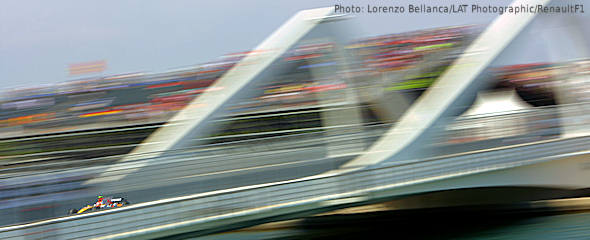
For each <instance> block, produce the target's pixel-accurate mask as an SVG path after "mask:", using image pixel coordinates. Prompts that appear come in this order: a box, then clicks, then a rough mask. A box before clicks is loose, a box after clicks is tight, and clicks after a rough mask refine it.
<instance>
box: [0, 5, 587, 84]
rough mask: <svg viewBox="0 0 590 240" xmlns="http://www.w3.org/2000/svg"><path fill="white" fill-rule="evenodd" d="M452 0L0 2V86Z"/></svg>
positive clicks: (393, 20)
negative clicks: (334, 14) (303, 16)
mask: <svg viewBox="0 0 590 240" xmlns="http://www.w3.org/2000/svg"><path fill="white" fill-rule="evenodd" d="M455 2H456V1H449V0H436V1H431V0H368V1H362V0H293V1H289V0H250V1H241V0H220V1H204V0H170V1H163V0H162V1H153V0H102V1H76V0H67V1H66V0H52V1H46V0H23V1H18V0H3V1H1V2H0V82H1V83H2V86H0V89H2V90H6V89H11V88H18V87H32V86H39V85H43V84H54V83H58V82H64V81H67V80H71V79H75V78H80V77H84V76H87V75H82V76H75V77H72V76H69V75H68V66H69V64H74V63H81V62H90V61H97V60H105V61H106V62H107V67H106V70H105V71H104V72H103V73H101V74H102V75H114V74H123V73H134V72H160V71H165V70H170V69H174V68H178V67H183V66H190V65H195V64H198V63H204V62H208V61H211V60H215V59H216V58H217V57H219V56H221V55H223V54H226V53H231V52H238V51H246V50H249V49H252V48H254V47H255V46H256V45H257V44H259V43H260V42H261V41H262V40H264V39H265V38H266V37H267V36H269V35H270V34H271V33H272V32H273V31H274V30H276V29H277V28H278V27H280V26H281V25H282V24H283V23H284V22H285V21H286V20H287V19H289V18H290V17H291V16H293V15H294V14H295V13H296V12H298V11H300V10H304V9H310V8H317V7H334V6H335V5H337V4H340V5H343V6H350V5H356V6H363V7H364V6H366V5H367V4H373V5H383V6H389V5H399V6H407V4H422V3H436V4H449V3H455ZM509 2H510V1H507V0H464V1H463V2H462V3H465V4H472V3H479V4H487V3H492V4H494V5H506V4H508V3H509ZM589 8H590V6H589ZM589 12H590V9H589ZM350 15H351V16H352V18H351V20H349V23H347V30H348V31H349V32H350V34H352V35H353V36H354V37H355V38H361V37H368V36H375V35H381V34H387V33H398V32H405V31H411V30H418V29H424V28H433V27H442V26H454V25H463V24H483V25H485V24H489V23H490V22H491V21H492V20H493V19H494V18H495V17H497V16H498V15H497V14H473V13H466V14H450V15H446V14H409V13H407V12H406V13H405V14H387V13H381V14H371V13H366V12H363V13H352V14H350ZM549 38H550V37H549ZM530 52H532V53H534V51H530ZM533 55H535V54H533ZM536 57H537V58H538V56H536Z"/></svg>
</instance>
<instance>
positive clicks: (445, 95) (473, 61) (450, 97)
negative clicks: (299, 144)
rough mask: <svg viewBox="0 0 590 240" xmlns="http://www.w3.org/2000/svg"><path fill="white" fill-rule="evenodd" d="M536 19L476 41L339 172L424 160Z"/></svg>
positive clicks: (515, 17)
mask: <svg viewBox="0 0 590 240" xmlns="http://www.w3.org/2000/svg"><path fill="white" fill-rule="evenodd" d="M549 2H550V0H515V1H514V2H512V4H511V6H513V7H518V6H520V5H525V4H529V5H546V4H548V3H549ZM536 15H537V14H536V13H522V14H504V15H500V16H499V17H498V18H497V19H496V20H495V21H494V22H493V23H492V24H491V25H490V26H489V27H487V29H486V30H485V31H484V32H483V33H482V34H481V35H480V36H479V37H478V38H476V39H475V41H474V42H473V43H472V44H471V45H470V46H469V47H468V48H467V49H466V50H465V52H464V53H463V54H462V55H461V56H460V57H459V59H457V61H455V62H454V64H453V65H452V66H451V67H449V69H448V70H447V71H446V72H445V73H443V75H442V76H441V77H440V78H439V79H438V80H437V81H436V82H435V83H434V84H433V85H432V86H430V88H428V90H427V91H426V92H425V93H424V94H423V95H422V96H421V97H420V98H419V99H418V100H417V101H416V102H415V103H414V104H413V105H412V106H411V107H410V108H409V109H408V111H406V113H405V114H404V115H403V116H402V117H401V119H400V120H399V121H398V122H397V124H396V125H395V126H394V127H393V128H391V129H390V130H389V131H388V132H386V133H385V134H384V135H383V137H381V138H380V139H379V140H378V141H377V142H376V143H375V144H373V146H371V147H370V148H369V149H368V150H367V152H366V153H365V154H363V155H361V156H359V157H357V158H355V159H353V160H352V161H350V162H348V163H346V164H344V165H343V166H342V167H341V168H340V169H338V170H334V171H332V173H333V172H338V173H341V172H347V171H354V170H356V169H361V168H365V167H369V166H373V165H376V164H378V163H381V162H384V161H387V160H404V159H413V158H419V157H420V152H419V151H420V150H421V149H422V146H423V145H424V144H427V143H428V139H429V136H430V135H432V133H433V132H434V131H435V129H436V126H442V125H443V124H445V120H446V118H447V117H450V116H452V115H453V114H454V112H455V111H456V109H454V107H455V106H458V105H461V104H462V103H464V102H466V101H469V99H470V98H472V97H471V96H475V94H477V91H478V90H479V88H480V87H481V85H482V82H483V81H478V79H479V78H480V77H482V75H483V73H484V70H485V69H486V68H487V67H488V66H489V65H490V63H492V61H493V60H494V59H496V57H497V56H498V55H499V54H500V53H502V51H503V50H504V49H505V48H506V47H507V46H508V44H509V43H511V42H512V40H513V39H514V38H515V37H516V36H517V35H518V34H519V33H520V32H521V31H522V30H523V29H524V28H525V27H526V26H527V25H528V24H529V23H530V22H531V21H532V20H533V19H534V18H535V16H536Z"/></svg>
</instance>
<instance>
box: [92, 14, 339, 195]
mask: <svg viewBox="0 0 590 240" xmlns="http://www.w3.org/2000/svg"><path fill="white" fill-rule="evenodd" d="M333 10H334V9H333V8H332V7H326V8H318V9H311V10H305V11H300V12H298V13H297V14H296V15H295V16H293V17H291V18H290V19H289V20H288V21H287V22H286V23H285V24H283V25H282V26H281V27H280V28H279V29H277V30H276V31H275V32H274V33H273V34H272V35H271V36H269V37H268V38H267V39H266V40H264V41H263V42H262V43H261V44H260V45H258V46H257V47H256V48H255V49H254V50H253V51H252V52H251V53H250V54H248V55H247V56H246V57H245V58H244V59H242V60H241V61H240V62H239V63H238V64H236V66H234V67H233V68H232V69H231V70H229V71H228V72H227V73H226V74H225V75H223V76H222V77H221V78H220V79H219V80H217V81H216V82H215V83H214V84H213V85H212V86H210V87H209V89H211V91H207V92H205V93H204V94H202V95H201V96H199V97H198V98H196V99H194V100H193V101H192V102H191V103H189V104H188V105H187V106H186V107H185V108H184V109H183V110H181V111H180V112H178V113H177V114H176V115H175V116H174V117H172V118H171V119H170V120H169V122H168V123H166V124H164V126H162V127H160V128H159V129H158V130H156V131H155V132H154V133H153V134H152V135H150V136H149V137H148V138H147V139H145V140H144V141H143V143H142V144H141V145H140V146H138V147H136V148H135V149H134V150H133V151H132V152H131V153H129V154H128V155H127V156H126V157H124V158H123V159H122V160H121V162H127V161H131V160H136V159H138V158H144V157H146V156H149V157H158V156H161V155H162V154H164V152H165V151H169V150H173V149H180V148H183V147H186V146H187V144H190V139H192V138H195V137H198V136H204V135H206V134H208V133H210V132H211V131H213V129H211V124H207V123H208V122H211V120H212V119H214V117H216V116H222V115H223V114H224V111H225V109H226V108H227V106H228V105H229V104H230V103H231V102H232V100H235V99H239V98H240V97H241V96H245V95H246V96H247V95H248V93H249V92H250V91H248V88H249V87H251V86H253V85H254V83H255V82H256V80H257V78H259V77H260V75H261V74H263V72H264V71H265V70H266V69H267V68H268V67H269V66H270V65H271V64H272V63H273V62H274V61H276V60H277V59H279V58H280V57H281V56H282V55H283V54H284V53H285V52H286V51H287V50H289V49H290V48H291V47H293V46H294V44H295V43H297V42H298V41H299V40H300V39H301V38H303V37H304V36H305V35H306V34H308V33H309V32H310V31H311V30H312V29H314V28H315V27H316V26H317V25H319V24H320V23H322V22H329V21H332V20H335V19H338V18H339V17H340V16H339V15H333ZM118 165H123V164H118ZM146 165H148V162H146V161H141V162H140V163H131V164H129V165H126V166H125V167H113V168H110V169H107V170H106V171H105V172H113V171H116V172H117V173H118V174H117V175H116V176H106V175H101V176H99V177H97V178H94V179H92V180H89V181H88V182H86V184H93V183H100V182H107V181H116V180H119V179H122V178H123V177H125V176H126V175H127V174H129V173H132V172H135V171H136V170H137V169H139V168H141V167H144V166H146Z"/></svg>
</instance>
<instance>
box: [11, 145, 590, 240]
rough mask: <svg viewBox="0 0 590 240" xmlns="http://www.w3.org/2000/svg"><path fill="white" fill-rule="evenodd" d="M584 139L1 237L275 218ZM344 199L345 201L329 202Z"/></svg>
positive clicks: (272, 187) (506, 163)
mask: <svg viewBox="0 0 590 240" xmlns="http://www.w3.org/2000/svg"><path fill="white" fill-rule="evenodd" d="M588 141H590V137H579V138H572V139H554V140H547V141H544V142H541V143H534V144H525V145H521V146H516V147H505V148H502V149H497V150H489V151H481V152H477V153H473V154H464V155H457V156H453V157H449V158H442V157H437V158H431V159H421V160H411V161H405V162H402V163H390V164H387V165H383V166H379V167H375V168H372V169H365V170H362V171H356V172H351V173H346V174H342V175H324V176H315V177H308V178H303V179H299V180H292V181H284V182H278V183H269V184H260V185H255V186H247V187H241V188H236V189H228V190H220V191H214V192H209V193H203V194H195V195H191V196H185V197H178V198H172V199H165V200H160V201H155V202H149V203H142V204H137V205H132V206H129V207H125V208H120V209H113V210H109V211H102V212H95V213H89V214H85V215H77V216H71V217H64V218H57V219H51V220H46V221H40V222H36V223H31V224H24V225H17V226H10V227H4V228H0V238H2V239H23V238H29V237H30V238H43V239H47V238H59V239H86V238H95V237H108V238H119V237H139V238H152V237H158V236H164V235H173V234H179V233H181V232H182V231H205V230H212V229H214V230H215V229H217V230H223V229H225V228H227V227H229V226H230V225H231V224H233V223H238V222H240V221H255V220H259V219H263V218H271V217H281V216H285V215H288V214H296V213H298V212H305V211H314V210H315V211H317V210H318V209H321V208H326V207H330V208H331V207H337V206H334V205H338V204H343V203H347V204H349V203H351V202H358V201H370V200H373V198H376V197H379V198H383V197H388V196H386V195H382V194H380V193H383V192H384V191H385V190H387V189H391V188H395V187H399V186H403V185H408V184H416V183H420V182H424V181H431V180H433V179H437V178H445V177H450V176H459V175H466V174H473V173H477V172H484V171H490V170H496V169H503V168H509V167H515V166H520V165H526V164H532V163H538V162H543V161H549V160H552V159H555V158H560V157H562V155H563V154H572V153H577V154H588ZM525 152H526V153H527V154H524V153H525ZM342 198H349V200H348V201H346V200H345V201H332V200H335V199H342Z"/></svg>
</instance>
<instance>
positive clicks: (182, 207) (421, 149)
mask: <svg viewBox="0 0 590 240" xmlns="http://www.w3.org/2000/svg"><path fill="white" fill-rule="evenodd" d="M529 2H530V1H529ZM536 2H538V3H539V4H542V3H547V2H548V1H543V0H539V1H536ZM514 4H519V1H516V2H515V3H514ZM331 10H332V9H315V10H309V11H303V12H301V13H299V14H297V15H296V16H294V17H293V18H291V19H290V20H289V21H288V22H287V23H285V25H283V26H282V27H281V28H280V29H279V30H277V31H276V32H275V33H274V34H273V35H271V36H270V37H269V38H268V39H267V40H265V41H264V42H263V43H262V44H261V45H260V46H258V47H257V49H256V50H255V51H253V52H252V53H251V54H250V55H249V56H247V57H246V58H245V59H243V60H242V62H240V64H238V65H237V66H236V67H234V68H233V69H232V70H230V71H229V72H228V73H227V74H226V75H224V76H223V77H222V78H221V79H220V80H218V81H217V82H216V83H215V84H214V85H213V86H212V87H214V88H220V89H223V91H217V92H209V93H206V94H204V95H202V96H200V97H199V98H197V99H195V100H193V102H192V103H191V104H190V105H189V106H187V107H186V108H185V110H183V111H181V112H180V113H178V114H177V115H176V116H175V117H173V118H172V119H171V120H170V121H169V122H168V123H166V124H164V125H163V126H161V127H160V128H158V130H156V131H155V132H154V133H152V135H150V137H148V139H146V140H145V142H143V143H142V144H140V145H139V146H138V147H136V148H134V150H133V151H132V152H131V153H129V154H126V155H123V156H111V157H104V158H101V159H99V160H101V161H104V162H108V163H109V164H107V165H98V166H92V167H89V168H68V166H67V164H63V163H60V164H61V165H60V169H61V170H54V171H42V170H40V169H39V168H38V166H37V168H28V167H27V166H24V167H23V168H22V169H20V171H17V172H16V173H13V175H11V177H10V178H6V179H3V182H1V183H2V185H1V186H2V187H3V189H0V190H2V194H3V196H8V194H14V195H17V194H19V191H18V190H19V187H20V186H23V185H25V184H27V183H29V182H30V181H31V179H36V180H37V181H39V178H42V179H43V181H45V182H49V183H50V184H46V185H43V184H39V185H35V186H34V187H29V188H26V189H27V190H28V191H35V190H39V191H40V190H42V189H41V188H69V189H72V192H71V193H69V194H68V195H67V196H68V197H69V199H64V200H63V201H61V203H60V204H59V205H60V206H59V207H56V208H54V211H58V212H59V211H61V212H66V211H67V207H68V206H70V205H73V204H79V202H80V200H81V199H84V198H87V197H88V196H91V195H92V194H93V192H109V193H114V194H124V195H126V196H127V197H128V198H129V199H131V200H133V199H141V202H140V203H137V204H133V205H130V206H128V207H123V208H118V209H112V210H107V211H98V212H92V213H88V214H83V215H73V216H66V217H59V216H58V217H55V218H51V219H39V217H38V216H36V214H42V213H43V214H49V215H51V214H58V213H55V212H52V213H47V212H43V209H41V210H40V211H35V212H32V213H30V214H29V215H26V214H27V213H24V212H23V211H22V210H23V206H18V204H19V203H18V202H5V203H10V204H13V205H14V206H11V207H6V206H8V205H7V204H3V205H4V206H3V208H2V209H0V213H1V214H2V215H3V216H9V215H12V216H14V217H16V218H19V217H20V218H21V219H22V220H21V221H24V222H26V223H19V224H13V223H15V222H18V221H19V219H8V220H9V221H6V220H3V221H6V222H2V223H4V225H9V224H13V225H9V226H4V227H0V238H2V239H28V238H34V239H39V238H43V239H119V238H120V239H146V238H158V237H190V236H201V235H206V234H210V233H215V232H221V231H226V230H232V229H236V228H240V227H245V226H252V225H256V224H260V223H266V222H272V221H278V220H285V219H293V218H300V217H306V216H311V215H314V214H318V213H323V212H328V211H331V210H335V209H342V208H349V207H354V206H362V205H370V204H375V203H380V202H387V201H391V200H395V199H402V198H404V197H408V196H415V195H419V194H424V193H432V192H440V191H447V190H453V189H477V188H486V187H513V186H519V187H535V188H538V187H541V188H545V189H548V190H549V191H548V192H550V193H551V195H550V197H551V198H559V197H563V196H568V194H571V193H570V192H567V193H559V194H555V191H551V190H552V189H565V190H571V191H575V190H580V189H581V190H583V189H587V188H588V183H589V182H590V181H589V180H590V174H588V171H589V170H590V162H589V161H588V154H590V152H589V151H590V149H589V148H588V142H589V140H590V139H589V138H590V136H589V134H588V133H590V131H589V130H590V129H589V127H590V124H588V123H590V118H589V117H588V116H590V115H589V113H590V112H589V111H590V106H589V105H588V103H575V102H573V101H571V100H569V99H570V98H569V96H568V95H567V94H568V93H567V92H566V91H562V94H563V96H561V97H560V98H559V101H560V102H559V104H558V105H556V106H549V107H540V108H531V109H527V110H523V111H515V112H511V113H503V114H500V115H493V116H490V115H482V116H477V115H476V116H459V117H456V114H457V112H464V111H465V110H466V109H465V108H466V107H465V106H466V105H469V103H470V101H471V100H470V99H471V98H473V96H475V95H477V94H478V91H479V89H481V88H482V87H483V85H484V83H485V81H484V80H482V79H483V78H484V76H485V69H486V68H487V67H488V66H489V65H490V64H491V63H492V62H493V61H494V60H495V59H496V58H498V57H499V56H501V55H502V54H503V51H505V49H507V48H509V46H510V43H511V42H512V41H513V39H514V38H516V37H517V36H518V34H519V33H520V32H521V31H523V30H524V29H526V27H527V25H528V24H529V22H531V21H533V19H534V17H535V15H534V14H522V15H503V16H502V17H500V18H499V19H498V20H496V21H495V22H494V23H493V24H491V25H490V26H489V27H488V28H487V29H486V30H485V31H484V32H483V33H482V34H481V35H480V36H479V37H478V38H477V39H475V40H474V41H473V42H472V43H471V45H470V46H469V47H467V48H466V49H465V50H464V52H463V54H462V55H461V56H460V57H459V59H457V60H456V61H455V62H454V64H453V65H452V66H451V67H450V68H449V69H448V70H447V71H446V72H445V73H444V74H443V75H442V76H441V77H440V78H439V79H438V80H437V81H436V82H435V83H434V85H432V86H431V87H430V88H429V89H428V90H427V91H426V92H425V93H423V95H422V96H421V97H420V98H418V100H416V101H415V102H414V103H413V104H411V105H410V106H399V108H398V109H396V108H393V109H391V108H386V107H388V104H387V102H383V101H385V100H386V99H392V98H396V96H387V97H383V98H374V99H370V101H372V102H376V103H377V104H375V105H376V106H378V107H377V111H381V114H384V115H387V114H390V116H389V118H390V119H392V120H394V122H393V123H384V124H378V125H370V126H367V125H365V124H363V122H362V119H361V118H360V115H361V112H360V111H361V109H362V107H360V106H359V102H360V101H359V99H363V96H362V95H357V94H355V93H354V92H351V91H349V90H343V91H342V92H341V93H340V94H341V95H342V96H344V97H343V99H345V100H346V101H343V102H340V104H339V105H330V104H329V96H322V94H318V96H317V97H318V98H319V101H318V102H320V103H323V104H321V107H318V108H316V109H315V110H314V111H316V112H318V114H319V115H320V116H321V117H322V124H323V125H322V126H320V127H317V128H315V129H308V131H305V132H289V134H288V135H287V134H276V135H275V136H270V137H264V138H251V139H245V140H238V141H232V142H220V143H208V144H200V145H195V144H194V142H195V141H197V142H206V141H205V140H204V138H206V137H207V136H209V135H210V132H212V131H215V129H216V126H215V125H213V124H211V123H212V122H215V121H219V116H223V115H224V114H227V108H228V107H229V106H231V105H232V104H235V103H236V102H240V101H242V100H243V99H244V97H245V96H248V95H249V94H251V93H250V91H251V90H250V89H253V88H254V86H256V84H259V83H263V82H264V81H269V79H271V78H272V76H273V75H272V73H273V66H276V62H277V60H278V58H279V56H281V55H282V54H284V53H285V52H287V51H288V50H289V49H292V48H293V47H294V46H295V45H297V43H298V42H300V41H301V42H304V43H317V40H316V39H318V38H320V39H322V38H326V37H331V38H333V39H340V36H338V35H337V33H335V32H336V31H334V29H336V27H335V24H337V23H340V22H341V21H345V18H346V17H345V16H338V15H333V14H332V11H331ZM497 32H503V33H505V34H503V35H501V36H499V35H498V34H496V33H497ZM325 33H330V34H336V35H325ZM322 34H324V35H322ZM333 54H334V55H338V54H339V53H338V51H335V53H333ZM314 71H315V70H314ZM337 71H338V70H336V69H327V70H326V69H324V70H319V71H315V72H312V73H311V74H312V75H314V77H315V78H319V79H323V78H328V75H329V73H330V72H337ZM345 81H349V82H347V83H351V81H354V80H351V79H346V80H345ZM389 94H394V93H389ZM400 110H403V112H404V113H403V114H401V115H399V116H398V115H394V114H395V113H397V112H399V111H400ZM300 111H310V110H300ZM277 114H278V115H279V116H282V115H281V114H285V113H277ZM498 123H505V125H503V126H501V128H498V127H497V126H494V125H496V124H498ZM217 128H220V127H219V126H217ZM473 128H476V129H479V130H480V131H479V133H480V134H482V135H486V136H488V137H487V138H485V139H483V140H479V141H473V142H464V141H458V142H460V143H456V142H457V141H451V140H457V139H452V138H453V137H457V136H469V135H470V134H473V133H472V132H471V130H472V129H473ZM486 129H489V130H486ZM490 136H492V137H490ZM493 136H501V137H493ZM93 160H94V161H96V160H97V159H93ZM45 167H48V166H45ZM64 176H65V177H67V178H69V180H67V181H64V180H60V179H62V178H64ZM546 197H548V195H544V196H541V197H540V198H546ZM29 200H30V201H32V202H34V201H41V200H38V199H29ZM527 200H535V199H534V198H533V199H527ZM440 204H442V205H444V204H453V203H440ZM31 205H33V204H31ZM31 220H34V221H32V222H31Z"/></svg>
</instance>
